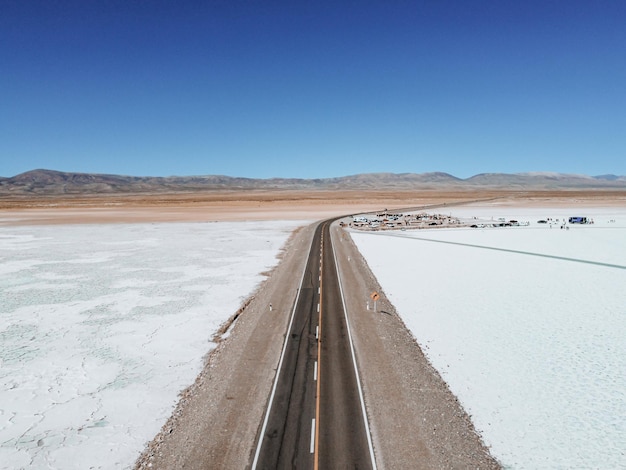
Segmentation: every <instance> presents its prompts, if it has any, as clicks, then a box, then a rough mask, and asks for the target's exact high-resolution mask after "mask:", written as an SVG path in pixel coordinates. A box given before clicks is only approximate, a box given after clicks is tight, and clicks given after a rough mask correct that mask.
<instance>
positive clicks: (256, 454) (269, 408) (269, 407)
mask: <svg viewBox="0 0 626 470" xmlns="http://www.w3.org/2000/svg"><path fill="white" fill-rule="evenodd" d="M308 264H309V258H308V257H307V258H306V260H305V261H304V268H302V278H301V279H300V287H299V288H298V295H296V300H295V301H294V303H293V309H292V310H291V318H290V319H289V326H288V327H287V333H286V334H285V342H284V344H283V350H282V352H281V353H280V360H279V361H278V368H277V369H276V375H275V376H274V385H273V386H272V393H271V394H270V399H269V402H268V404H267V410H266V411H265V418H264V419H263V427H262V428H261V433H260V434H259V442H258V443H257V446H256V451H255V452H254V460H253V461H252V467H250V468H251V469H252V470H256V466H257V464H258V462H259V455H260V453H261V446H262V445H263V436H265V430H266V429H267V422H268V421H269V418H270V411H272V404H273V403H274V395H276V387H277V386H278V376H279V375H280V370H281V369H282V367H283V359H284V358H285V351H286V350H287V343H288V342H289V332H290V331H291V326H292V325H293V319H294V317H295V316H296V307H297V306H298V300H299V299H300V292H302V283H303V282H304V275H305V273H306V267H307V265H308Z"/></svg>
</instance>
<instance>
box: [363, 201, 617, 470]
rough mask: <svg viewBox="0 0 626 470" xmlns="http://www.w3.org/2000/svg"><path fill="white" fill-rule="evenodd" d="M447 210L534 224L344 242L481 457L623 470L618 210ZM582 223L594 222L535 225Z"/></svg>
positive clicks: (508, 463)
mask: <svg viewBox="0 0 626 470" xmlns="http://www.w3.org/2000/svg"><path fill="white" fill-rule="evenodd" d="M451 210H452V215H454V216H460V217H472V216H477V217H479V219H484V220H486V221H488V220H490V219H491V217H495V220H497V218H498V217H499V216H506V219H507V220H508V219H516V220H520V221H524V220H528V221H530V222H531V224H530V225H529V226H528V227H511V228H489V229H475V228H474V229H441V230H439V229H438V230H416V231H406V232H383V233H378V234H376V233H371V234H370V233H362V232H357V233H353V234H352V236H353V238H354V240H355V242H356V243H357V245H358V247H359V250H360V251H361V252H362V253H363V255H364V256H365V258H366V259H367V261H368V263H369V265H370V267H371V268H372V271H373V272H374V274H375V275H376V277H377V278H378V280H379V282H380V283H381V285H382V287H383V289H384V290H385V292H386V294H387V295H388V296H389V298H390V299H391V301H392V302H393V304H394V305H395V306H396V308H397V310H398V312H399V314H400V316H401V317H402V318H403V320H404V321H405V323H406V324H407V326H408V327H409V328H410V329H411V331H412V332H413V334H414V336H415V338H416V339H417V341H418V342H419V344H420V345H421V346H422V348H423V350H424V352H425V353H426V355H427V356H428V358H429V360H430V361H431V363H432V364H433V366H434V367H435V368H436V369H437V370H438V371H439V372H440V373H441V375H442V377H443V378H444V380H446V382H447V383H448V385H449V386H450V388H451V390H452V392H453V393H454V394H455V395H456V396H457V397H458V398H459V400H460V401H461V403H462V404H463V406H464V407H465V409H466V410H467V411H468V413H469V414H470V415H471V417H472V421H473V422H474V424H475V426H476V428H477V430H478V431H479V432H480V433H481V435H482V436H483V439H484V441H485V443H486V444H487V445H488V446H490V448H491V452H492V454H493V455H494V456H495V457H496V458H497V459H498V460H499V461H500V462H501V463H502V464H503V465H504V467H505V468H514V469H526V468H625V467H626V451H625V449H626V419H625V417H626V373H625V371H626V341H624V338H626V288H625V287H626V209H624V208H619V209H615V208H613V209H600V208H598V209H591V210H589V209H584V210H581V209H576V208H572V209H571V210H563V209H562V208H559V209H546V208H544V209H521V208H517V209H508V210H507V209H504V208H498V207H482V208H481V207H464V208H457V209H451ZM580 212H584V215H586V216H588V217H593V218H594V220H595V224H593V225H587V226H580V225H570V226H569V227H570V228H569V230H565V229H560V228H559V226H558V225H555V226H554V227H552V228H550V227H549V225H544V224H541V225H540V224H537V223H536V221H537V220H538V219H544V218H546V217H551V218H553V219H556V218H560V219H561V220H562V219H563V216H569V215H578V213H580ZM611 221H614V222H611ZM425 239H426V240H425ZM428 239H430V240H437V241H445V242H447V243H445V244H444V243H439V242H437V243H433V242H432V241H428ZM470 245H472V246H470ZM481 246H482V247H488V248H490V249H485V248H481ZM493 248H497V249H499V250H515V251H518V253H513V252H511V251H498V250H494V249H493ZM522 252H525V253H522ZM537 254H539V255H543V256H536V255H537ZM545 255H548V256H562V257H566V258H571V260H564V259H556V258H550V257H546V256H545ZM575 260H580V261H582V262H579V261H575ZM593 263H609V264H612V265H615V266H614V267H609V266H603V265H598V264H593ZM619 266H621V268H620V267H619Z"/></svg>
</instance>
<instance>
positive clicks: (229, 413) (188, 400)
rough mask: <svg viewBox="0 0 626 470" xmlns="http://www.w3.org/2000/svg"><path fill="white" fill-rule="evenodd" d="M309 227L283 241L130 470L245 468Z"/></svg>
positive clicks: (270, 382) (296, 284)
mask: <svg viewBox="0 0 626 470" xmlns="http://www.w3.org/2000/svg"><path fill="white" fill-rule="evenodd" d="M315 225H316V224H313V225H310V226H307V227H303V228H301V229H299V230H298V231H296V232H295V233H294V234H293V235H292V237H291V238H290V239H289V241H288V242H287V245H286V247H285V250H284V252H283V254H282V260H281V262H280V263H279V264H278V266H277V267H276V268H275V269H274V270H273V271H272V273H271V274H270V276H269V278H268V279H266V280H265V282H264V283H263V284H262V285H261V286H260V287H259V289H258V290H257V292H256V293H255V294H254V295H252V297H251V298H250V299H249V300H248V301H247V303H246V304H245V305H244V306H243V307H242V309H241V310H240V312H238V313H237V314H236V315H235V316H236V319H235V318H233V319H232V321H233V324H232V326H231V329H230V330H229V332H228V334H227V335H224V336H225V338H224V339H222V340H220V341H219V343H218V346H217V347H216V348H215V349H214V350H213V351H212V352H211V353H210V354H209V355H208V357H207V360H206V365H205V367H204V369H203V370H202V372H201V373H200V375H199V376H198V378H197V379H196V381H195V383H194V384H193V385H191V386H190V387H189V388H187V389H186V390H185V391H183V392H182V393H181V398H180V401H179V403H178V405H177V407H176V409H175V411H174V413H173V414H172V416H171V417H170V418H169V420H168V421H167V423H166V424H165V425H164V426H163V428H162V429H161V432H160V433H159V434H158V435H157V436H156V437H155V438H154V439H153V441H152V442H151V443H150V444H148V446H147V447H146V449H145V450H144V452H143V454H142V455H141V456H140V457H139V459H138V460H137V462H136V465H135V468H136V469H148V468H150V469H174V468H185V469H207V468H220V469H242V468H246V467H247V466H248V465H249V464H250V462H251V460H252V456H253V453H254V445H255V441H256V436H257V433H258V430H259V428H260V426H261V422H262V419H263V416H264V411H265V408H266V404H267V400H268V398H269V394H270V390H271V387H272V385H273V380H274V376H275V373H276V366H277V364H278V360H279V357H280V352H281V349H282V345H283V338H284V334H285V331H286V330H287V325H288V321H289V317H290V315H291V309H292V306H293V304H294V301H295V298H296V293H297V288H298V287H299V282H300V279H301V277H302V272H303V270H304V264H305V262H306V260H307V256H306V254H308V251H309V248H310V246H311V240H312V237H313V232H314V228H315ZM270 303H272V310H271V311H270V309H269V304H270ZM235 316H234V317H235Z"/></svg>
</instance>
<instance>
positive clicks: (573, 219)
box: [569, 217, 589, 224]
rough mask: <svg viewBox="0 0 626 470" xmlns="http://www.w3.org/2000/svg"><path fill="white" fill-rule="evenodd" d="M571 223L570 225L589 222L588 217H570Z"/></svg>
mask: <svg viewBox="0 0 626 470" xmlns="http://www.w3.org/2000/svg"><path fill="white" fill-rule="evenodd" d="M569 223H570V224H587V223H589V222H588V220H587V217H570V218H569Z"/></svg>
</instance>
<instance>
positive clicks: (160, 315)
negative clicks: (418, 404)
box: [0, 221, 301, 469]
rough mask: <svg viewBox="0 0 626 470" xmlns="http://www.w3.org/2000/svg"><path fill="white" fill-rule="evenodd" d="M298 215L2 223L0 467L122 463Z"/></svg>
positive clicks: (167, 407)
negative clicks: (197, 220) (188, 220)
mask: <svg viewBox="0 0 626 470" xmlns="http://www.w3.org/2000/svg"><path fill="white" fill-rule="evenodd" d="M299 225H301V222H297V221H289V222H284V221H273V222H272V221H263V222H254V223H252V222H222V223H179V224H164V223H155V224H111V225H71V226H69V225H58V226H32V227H4V228H2V230H1V231H0V260H1V263H0V340H1V341H0V360H1V363H0V366H1V367H0V468H3V469H4V468H6V469H17V468H33V467H35V468H58V469H74V468H75V469H85V468H107V469H109V468H131V467H132V465H133V464H134V462H135V459H136V458H137V457H138V455H139V453H140V452H141V451H142V450H143V448H144V445H145V444H146V442H147V441H149V440H150V439H152V438H153V437H154V435H155V434H156V433H157V432H158V431H159V429H160V427H161V426H162V425H163V423H164V422H165V420H166V419H167V418H168V417H169V416H170V414H171V412H172V410H173V409H174V406H175V405H176V403H177V401H178V393H179V392H180V391H181V390H183V389H184V388H185V387H187V386H188V385H190V384H191V383H192V382H193V381H194V379H195V377H196V375H197V374H198V372H199V371H200V370H201V368H202V366H203V358H204V356H205V355H206V354H207V353H208V352H209V351H210V350H211V349H212V348H213V346H214V345H213V343H212V338H213V334H214V333H215V332H216V331H217V329H218V328H219V326H220V325H221V324H222V323H223V322H224V321H226V320H227V319H228V318H229V317H230V316H231V315H232V314H233V313H235V311H236V310H237V309H238V308H239V307H240V305H241V303H242V302H243V301H244V300H245V298H247V297H248V296H249V295H250V294H251V293H252V292H253V291H254V289H255V288H256V287H257V286H258V285H259V283H260V282H261V281H262V279H263V275H262V274H260V273H262V272H264V271H267V270H269V269H271V268H272V267H273V266H275V265H276V263H277V262H278V260H277V254H278V253H279V249H280V247H281V246H282V245H283V244H284V242H285V241H286V239H287V238H288V236H289V234H290V233H291V231H292V230H293V229H294V228H296V227H297V226H299Z"/></svg>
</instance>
